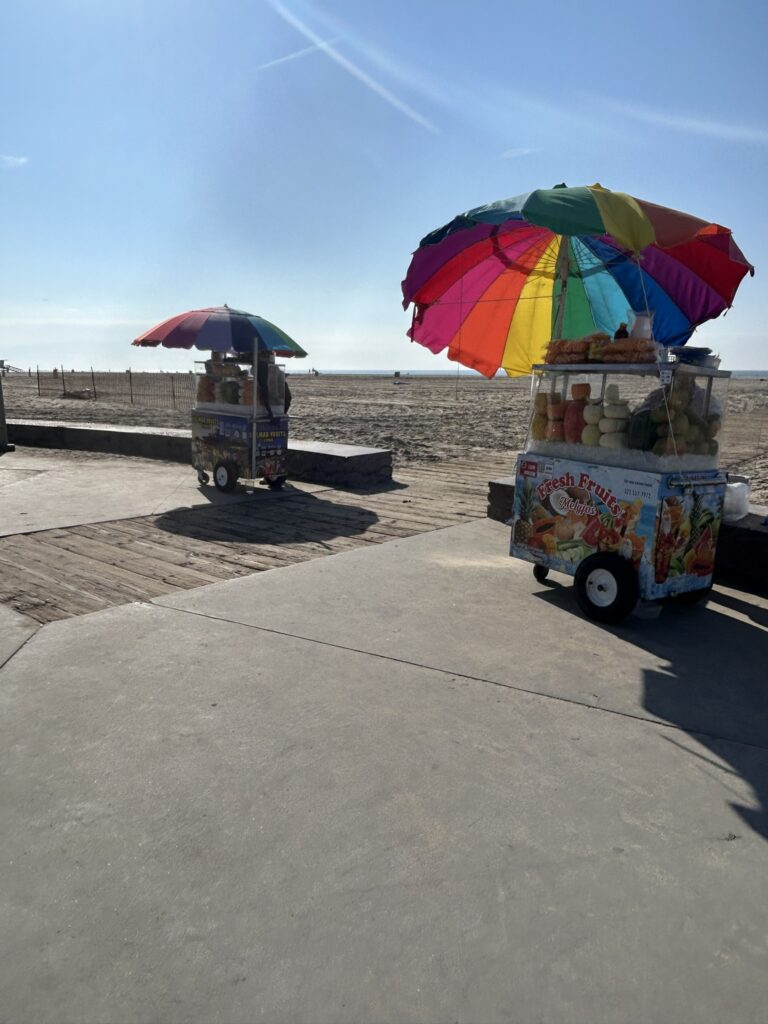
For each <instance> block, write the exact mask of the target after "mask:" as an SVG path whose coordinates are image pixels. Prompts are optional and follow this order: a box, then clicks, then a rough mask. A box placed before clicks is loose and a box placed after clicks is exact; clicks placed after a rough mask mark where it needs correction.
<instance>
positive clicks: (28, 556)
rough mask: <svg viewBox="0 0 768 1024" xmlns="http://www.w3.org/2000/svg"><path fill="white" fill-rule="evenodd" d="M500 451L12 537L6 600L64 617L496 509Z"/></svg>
mask: <svg viewBox="0 0 768 1024" xmlns="http://www.w3.org/2000/svg"><path fill="white" fill-rule="evenodd" d="M500 461H503V460H498V459H496V460H488V461H487V462H485V463H484V462H482V461H480V462H478V461H477V460H474V459H471V458H462V459H455V460H445V461H443V462H426V463H410V464H407V465H405V466H402V467H400V468H399V470H398V471H397V474H396V476H397V482H396V484H395V486H393V487H391V488H387V489H385V490H376V489H375V488H368V489H354V490H335V489H330V488H329V489H326V490H323V491H321V492H318V493H315V494H308V493H306V492H303V491H295V492H289V493H288V494H284V495H281V496H280V498H279V500H271V499H270V496H269V495H267V494H265V495H264V496H263V498H262V500H259V501H254V502H250V501H244V502H241V503H236V504H232V505H208V506H204V507H196V508H188V509H179V510H176V511H173V512H168V513H163V514H160V515H154V516H143V517H138V518H132V519H122V520H116V521H114V522H106V523H93V524H87V525H81V526H73V527H67V528H61V529H56V530H45V531H40V532H39V533H31V534H24V535H17V536H13V537H6V538H4V539H3V546H2V550H1V551H0V603H2V604H6V605H8V606H10V607H12V608H15V609H16V610H17V611H19V612H22V613H23V614H25V615H28V616H30V617H31V618H33V619H35V620H36V621H38V622H41V623H44V622H52V621H55V620H57V619H62V618H67V617H70V616H73V615H84V614H88V613H89V612H93V611H99V610H102V609H104V608H109V607H113V606H114V605H119V604H125V603H127V602H130V601H137V600H143V601H146V600H150V599H152V598H153V597H159V596H161V595H162V594H167V593H176V592H179V591H181V590H187V589H192V588H195V587H198V586H205V585H207V584H210V583H214V582H220V581H222V580H228V579H237V578H238V577H242V576H247V575H251V574H252V573H255V572H263V571H266V570H270V569H279V568H284V567H285V566H287V565H295V564H297V563H299V562H303V561H307V560H310V559H314V558H322V557H324V556H326V555H329V554H335V553H339V552H343V551H350V550H354V549H356V548H360V547H365V546H369V545H371V544H384V543H387V542H388V541H390V540H396V539H399V538H404V537H411V536H414V535H416V534H420V533H425V532H430V531H432V530H439V529H444V528H446V527H450V526H454V525H456V524H458V523H464V522H469V521H471V520H472V519H478V518H484V517H485V513H486V503H487V490H488V481H489V480H491V479H493V478H494V477H496V476H499V475H500V474H503V473H504V472H505V469H504V467H500V465H499V463H500ZM260 497H261V496H260ZM275 497H276V496H275Z"/></svg>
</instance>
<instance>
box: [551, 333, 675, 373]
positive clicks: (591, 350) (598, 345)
mask: <svg viewBox="0 0 768 1024" xmlns="http://www.w3.org/2000/svg"><path fill="white" fill-rule="evenodd" d="M623 327H624V325H623V324H622V325H621V327H620V328H619V330H618V331H617V332H616V335H617V336H616V338H614V339H611V336H610V335H609V334H606V333H605V332H604V331H595V332H594V333H593V334H588V335H586V336H585V337H583V338H580V339H579V340H578V341H571V340H568V339H557V340H553V341H550V343H549V346H548V348H547V352H546V355H545V357H544V362H545V363H550V364H551V363H555V364H557V365H569V364H573V363H654V362H656V344H655V342H654V341H653V338H636V337H631V336H626V331H625V330H624V331H622V328H623ZM619 332H621V334H620V333H619Z"/></svg>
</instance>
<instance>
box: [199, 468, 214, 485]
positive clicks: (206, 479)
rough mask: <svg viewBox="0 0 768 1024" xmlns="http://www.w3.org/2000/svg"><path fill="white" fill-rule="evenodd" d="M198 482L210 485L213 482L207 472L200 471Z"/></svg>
mask: <svg viewBox="0 0 768 1024" xmlns="http://www.w3.org/2000/svg"><path fill="white" fill-rule="evenodd" d="M197 482H198V483H201V484H209V483H210V482H211V478H210V477H209V476H208V474H207V473H206V472H205V470H202V469H199V470H198V471H197Z"/></svg>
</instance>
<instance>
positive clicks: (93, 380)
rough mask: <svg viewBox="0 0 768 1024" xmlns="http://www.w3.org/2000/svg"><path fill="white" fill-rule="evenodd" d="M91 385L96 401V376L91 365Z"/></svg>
mask: <svg viewBox="0 0 768 1024" xmlns="http://www.w3.org/2000/svg"><path fill="white" fill-rule="evenodd" d="M91 387H92V388H93V400H94V402H95V401H96V378H95V377H94V376H93V367H91Z"/></svg>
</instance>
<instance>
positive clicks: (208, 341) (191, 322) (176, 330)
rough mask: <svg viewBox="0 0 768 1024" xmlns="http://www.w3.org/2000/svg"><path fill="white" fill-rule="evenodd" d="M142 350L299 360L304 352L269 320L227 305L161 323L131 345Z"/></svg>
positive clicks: (188, 313) (194, 312) (189, 313)
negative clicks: (262, 354)
mask: <svg viewBox="0 0 768 1024" xmlns="http://www.w3.org/2000/svg"><path fill="white" fill-rule="evenodd" d="M133 344H134V345H139V346H141V347H143V348H155V347H156V346H157V345H162V346H164V347H165V348H192V347H193V346H194V347H195V348H198V349H202V350H206V351H211V352H240V353H253V352H254V351H256V352H258V351H261V352H274V354H275V355H276V356H298V357H303V356H305V355H306V354H307V353H306V352H305V351H304V349H303V348H302V347H301V345H299V344H297V343H296V342H295V341H294V340H293V338H290V337H289V336H288V335H287V334H286V333H285V331H281V330H280V328H279V327H276V326H275V325H274V324H273V323H270V322H269V320H265V319H264V318H263V317H260V316H254V315H253V314H252V313H244V312H243V310H241V309H230V307H229V306H226V305H225V306H210V307H208V308H207V309H192V310H189V311H188V312H186V313H179V314H178V315H177V316H172V317H170V319H168V320H163V322H162V323H160V324H157V326H155V327H153V328H152V329H151V330H149V331H145V333H144V334H142V335H140V336H139V337H138V338H136V340H135V341H134V342H133Z"/></svg>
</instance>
